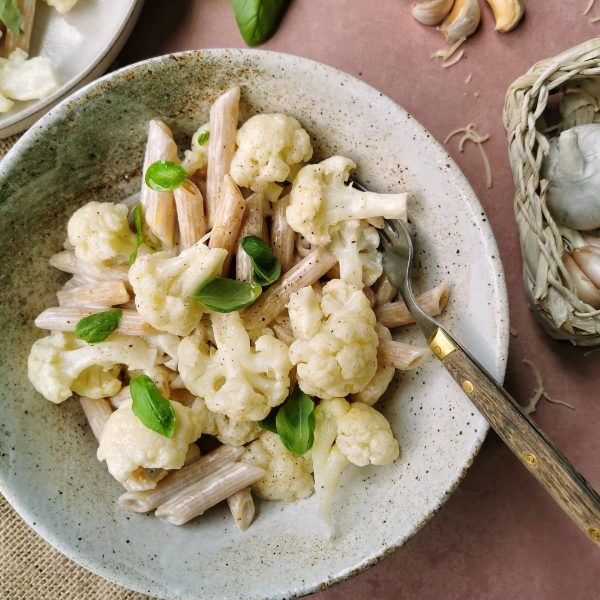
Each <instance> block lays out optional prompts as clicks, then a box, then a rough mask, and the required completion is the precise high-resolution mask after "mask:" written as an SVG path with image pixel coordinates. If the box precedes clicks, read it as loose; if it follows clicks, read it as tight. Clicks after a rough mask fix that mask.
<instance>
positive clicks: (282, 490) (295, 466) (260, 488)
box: [242, 431, 314, 502]
mask: <svg viewBox="0 0 600 600" xmlns="http://www.w3.org/2000/svg"><path fill="white" fill-rule="evenodd" d="M242 460H243V461H244V462H247V463H250V464H253V465H256V466H258V467H261V468H263V469H264V470H265V471H266V472H267V474H266V475H265V476H264V477H263V478H262V479H259V480H258V481H257V482H256V483H253V484H252V489H253V490H254V492H255V493H256V495H257V496H258V497H259V498H262V499H263V500H275V501H280V502H294V501H296V500H301V499H302V498H308V496H310V495H311V494H312V493H313V490H314V481H313V478H312V475H311V471H312V463H311V460H310V458H308V457H307V456H306V455H305V456H298V455H297V454H294V453H293V452H290V451H289V450H288V449H287V448H286V447H285V446H284V445H283V444H282V443H281V440H280V439H279V436H278V435H277V434H275V433H271V432H270V431H265V432H264V433H263V434H262V435H261V436H260V437H259V438H258V439H257V440H255V441H254V442H252V443H251V444H250V445H249V446H248V449H247V451H246V454H244V456H243V457H242Z"/></svg>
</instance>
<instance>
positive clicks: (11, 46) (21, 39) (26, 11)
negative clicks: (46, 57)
mask: <svg viewBox="0 0 600 600" xmlns="http://www.w3.org/2000/svg"><path fill="white" fill-rule="evenodd" d="M36 1H37V0H16V5H17V8H18V9H19V11H20V12H21V30H22V32H23V33H22V34H21V35H15V34H14V33H13V32H12V31H11V30H10V29H6V31H5V34H4V40H3V45H2V56H3V57H4V58H8V57H9V56H10V54H11V52H13V51H14V50H17V49H19V50H23V51H24V52H27V53H28V54H29V45H30V43H31V33H32V32H33V20H34V18H35V3H36Z"/></svg>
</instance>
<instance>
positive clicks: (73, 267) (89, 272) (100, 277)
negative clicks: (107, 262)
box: [48, 250, 129, 283]
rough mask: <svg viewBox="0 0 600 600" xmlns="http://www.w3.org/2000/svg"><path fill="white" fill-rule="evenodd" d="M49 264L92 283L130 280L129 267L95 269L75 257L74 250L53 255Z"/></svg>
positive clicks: (118, 266)
mask: <svg viewBox="0 0 600 600" xmlns="http://www.w3.org/2000/svg"><path fill="white" fill-rule="evenodd" d="M48 264H49V265H50V266H51V267H54V268H55V269H58V270H59V271H64V272H65V273H73V274H74V275H79V276H81V277H83V278H84V279H86V280H87V282H88V283H89V282H91V281H111V280H113V279H121V280H122V281H127V280H128V279H129V267H128V266H127V265H121V264H115V265H111V266H107V267H95V266H93V265H90V264H88V263H86V262H84V261H82V260H79V259H78V258H77V257H76V256H75V252H74V251H73V250H63V251H62V252H58V253H57V254H53V255H52V256H51V257H50V258H49V259H48Z"/></svg>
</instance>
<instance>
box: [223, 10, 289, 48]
mask: <svg viewBox="0 0 600 600" xmlns="http://www.w3.org/2000/svg"><path fill="white" fill-rule="evenodd" d="M289 3H290V2H289V0H231V4H232V5H233V12H234V13H235V20H236V22H237V25H238V28H239V30H240V33H241V34H242V37H243V38H244V41H245V42H246V44H248V46H258V44H262V43H263V42H265V41H267V40H268V39H269V38H270V37H271V36H272V35H273V34H274V33H275V31H276V30H277V27H278V26H279V23H280V22H281V19H282V17H283V15H284V13H285V10H286V8H287V7H288V5H289Z"/></svg>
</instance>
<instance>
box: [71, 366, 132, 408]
mask: <svg viewBox="0 0 600 600" xmlns="http://www.w3.org/2000/svg"><path fill="white" fill-rule="evenodd" d="M120 372H121V367H120V366H119V365H114V366H113V367H100V366H96V365H94V366H92V367H88V368H87V369H84V370H83V371H82V372H81V373H80V375H79V377H77V378H76V379H75V380H74V381H73V383H71V390H72V391H73V392H75V393H76V394H79V395H80V396H86V397H87V398H92V399H94V400H97V399H98V398H108V397H109V396H114V395H115V394H117V393H118V392H119V390H120V389H121V387H122V385H123V384H122V382H121V380H120V379H119V374H120Z"/></svg>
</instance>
